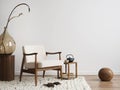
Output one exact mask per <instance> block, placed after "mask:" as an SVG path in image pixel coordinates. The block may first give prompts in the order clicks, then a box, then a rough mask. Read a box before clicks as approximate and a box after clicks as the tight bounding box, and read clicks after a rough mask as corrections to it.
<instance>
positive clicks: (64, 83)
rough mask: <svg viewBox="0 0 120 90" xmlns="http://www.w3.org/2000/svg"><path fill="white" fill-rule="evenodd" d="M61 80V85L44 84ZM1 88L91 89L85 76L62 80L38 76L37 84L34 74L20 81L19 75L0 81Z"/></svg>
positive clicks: (39, 89) (43, 89) (3, 89)
mask: <svg viewBox="0 0 120 90" xmlns="http://www.w3.org/2000/svg"><path fill="white" fill-rule="evenodd" d="M54 82H60V83H61V84H60V85H54V87H46V86H44V84H47V83H54ZM0 90H91V88H90V86H89V85H88V83H87V82H86V80H85V78H84V77H80V76H79V77H78V78H75V79H70V80H64V79H63V80H61V79H57V78H56V77H45V78H42V77H38V85H37V86H35V83H34V77H33V76H23V78H22V81H21V82H19V77H15V80H13V81H9V82H8V81H0Z"/></svg>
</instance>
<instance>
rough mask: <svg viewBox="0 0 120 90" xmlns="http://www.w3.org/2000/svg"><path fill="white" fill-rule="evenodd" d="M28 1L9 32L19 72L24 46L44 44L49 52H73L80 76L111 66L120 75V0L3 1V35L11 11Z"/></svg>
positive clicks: (0, 23)
mask: <svg viewBox="0 0 120 90" xmlns="http://www.w3.org/2000/svg"><path fill="white" fill-rule="evenodd" d="M21 2H25V3H27V4H29V5H30V7H31V12H30V13H27V8H26V7H25V6H21V7H19V8H18V9H16V11H15V14H16V13H19V12H21V11H22V12H24V15H23V16H21V17H19V18H16V19H14V20H13V21H11V23H10V24H9V27H8V32H9V33H10V34H11V35H12V36H13V38H14V39H15V41H16V44H17V47H16V51H15V52H14V53H13V54H14V55H15V71H16V74H18V73H19V71H20V66H21V61H22V48H21V47H22V46H23V45H26V44H44V45H45V47H46V49H47V51H62V52H63V53H62V58H63V59H65V55H66V54H68V53H72V54H73V55H74V56H75V61H77V62H78V72H79V74H97V73H98V71H99V69H100V68H102V67H109V68H111V69H112V70H113V72H114V73H115V74H120V0H0V33H2V32H3V27H4V26H5V24H6V21H7V18H8V15H9V13H10V11H11V10H12V9H13V8H14V6H16V5H17V4H19V3H21Z"/></svg>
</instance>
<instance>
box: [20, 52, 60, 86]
mask: <svg viewBox="0 0 120 90" xmlns="http://www.w3.org/2000/svg"><path fill="white" fill-rule="evenodd" d="M37 54H38V53H29V54H26V53H24V52H23V60H22V65H21V71H20V81H21V79H22V74H23V72H26V73H30V74H34V75H35V86H37V77H38V75H37V73H38V71H43V77H44V75H45V71H46V70H57V76H58V77H59V72H60V78H61V79H62V65H57V66H49V67H42V68H39V67H38V63H37ZM48 54H50V55H53V54H58V55H59V60H61V52H46V55H48ZM30 55H34V56H35V63H34V64H35V68H30V69H25V68H24V64H25V60H26V56H30Z"/></svg>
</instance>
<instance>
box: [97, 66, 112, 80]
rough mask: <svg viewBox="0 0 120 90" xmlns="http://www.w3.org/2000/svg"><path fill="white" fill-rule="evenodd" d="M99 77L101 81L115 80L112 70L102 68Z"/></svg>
mask: <svg viewBox="0 0 120 90" xmlns="http://www.w3.org/2000/svg"><path fill="white" fill-rule="evenodd" d="M98 76H99V78H100V80H101V81H110V80H111V79H112V78H113V72H112V70H111V69H110V68H101V69H100V70H99V72H98Z"/></svg>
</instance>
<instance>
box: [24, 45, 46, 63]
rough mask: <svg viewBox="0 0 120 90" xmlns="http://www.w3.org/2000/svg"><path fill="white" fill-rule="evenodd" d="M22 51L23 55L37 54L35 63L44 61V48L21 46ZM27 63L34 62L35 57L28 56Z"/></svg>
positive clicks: (40, 46) (39, 46)
mask: <svg viewBox="0 0 120 90" xmlns="http://www.w3.org/2000/svg"><path fill="white" fill-rule="evenodd" d="M23 50H24V53H25V54H30V53H38V54H37V62H40V61H41V60H45V59H46V52H45V48H44V46H42V45H25V46H23ZM29 62H35V55H30V56H27V57H26V63H29Z"/></svg>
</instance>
